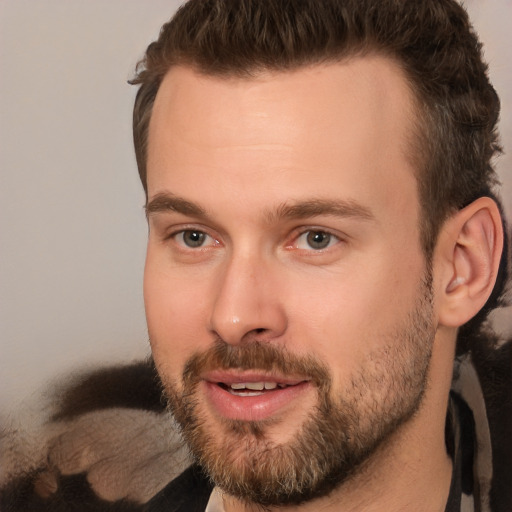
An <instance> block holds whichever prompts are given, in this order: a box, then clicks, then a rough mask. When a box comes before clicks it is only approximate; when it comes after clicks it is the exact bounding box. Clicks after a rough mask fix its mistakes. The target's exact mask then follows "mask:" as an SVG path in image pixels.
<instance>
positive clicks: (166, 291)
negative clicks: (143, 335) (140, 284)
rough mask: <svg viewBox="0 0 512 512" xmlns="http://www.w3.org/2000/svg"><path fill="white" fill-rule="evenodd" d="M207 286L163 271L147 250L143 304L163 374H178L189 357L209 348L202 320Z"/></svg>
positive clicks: (154, 354)
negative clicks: (163, 370)
mask: <svg viewBox="0 0 512 512" xmlns="http://www.w3.org/2000/svg"><path fill="white" fill-rule="evenodd" d="M206 287H207V284H206V282H204V281H201V280H199V281H198V280H196V279H190V278H186V277H185V276H181V277H180V275H179V273H173V272H171V271H169V270H168V269H167V270H163V269H162V268H161V266H159V265H158V263H157V262H155V261H154V260H152V258H151V257H150V253H149V251H148V258H147V260H146V268H145V271H144V304H145V309H146V319H147V325H148V332H149V337H150V343H151V350H152V353H153V357H154V359H155V362H156V363H157V365H158V366H159V367H165V371H166V373H172V374H173V375H176V374H178V373H179V374H181V371H182V369H183V364H184V362H185V361H187V360H188V359H189V358H190V356H191V355H192V354H193V353H194V352H196V351H198V350H201V349H203V348H205V347H207V346H208V340H207V336H206V335H205V333H206V330H205V328H204V326H205V320H206V319H207V304H206V300H205V298H206V297H207V292H206Z"/></svg>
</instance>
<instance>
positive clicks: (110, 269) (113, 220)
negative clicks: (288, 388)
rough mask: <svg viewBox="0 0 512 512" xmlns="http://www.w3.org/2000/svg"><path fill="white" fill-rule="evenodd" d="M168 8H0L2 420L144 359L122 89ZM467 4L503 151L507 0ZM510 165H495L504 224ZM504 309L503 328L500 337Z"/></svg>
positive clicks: (511, 55) (158, 2)
mask: <svg viewBox="0 0 512 512" xmlns="http://www.w3.org/2000/svg"><path fill="white" fill-rule="evenodd" d="M178 4H179V2H178V1H177V0H174V1H173V0H151V1H143V0H108V1H106V0H87V1H86V0H0V236H1V242H0V244H1V245H0V315H1V316H0V349H1V351H0V411H2V412H4V413H5V412H6V411H10V410H12V409H14V408H17V407H19V402H20V401H21V400H29V399H31V398H32V397H34V396H36V395H37V394H39V393H40V391H41V389H43V388H44V387H45V386H46V385H47V383H48V381H49V379H53V378H55V377H59V376H63V375H67V374H69V373H70V372H73V371H76V370H78V369H80V368H84V366H85V367H88V366H93V365H97V364H98V363H103V364H104V363H112V362H116V361H130V360H132V359H134V358H138V357H142V356H144V355H146V354H147V353H148V352H149V348H148V343H147V333H146V328H145V321H144V307H143V300H142V272H143V265H144V248H145V247H144V246H145V238H146V226H145V220H144V215H143V210H142V206H143V204H144V196H143V193H142V189H141V186H140V184H139V181H138V177H137V171H136V165H135V158H134V156H133V149H132V141H131V108H132V103H133V99H134V95H135V89H134V88H133V87H131V86H129V85H127V83H126V81H127V79H129V78H130V77H131V76H132V72H133V69H134V66H135V63H136V62H137V60H138V59H139V58H140V57H141V56H142V54H143V51H144V49H145V48H146V46H147V44H149V42H151V41H152V40H153V39H155V38H156V36H157V34H158V30H159V28H160V25H161V24H162V23H163V22H164V21H166V20H167V19H168V18H169V17H170V15H171V14H172V12H173V11H174V10H175V9H176V7H177V5H178ZM467 7H468V9H469V10H470V13H471V14H472V16H473V20H474V23H475V26H476V27H477V30H478V31H479V32H480V34H481V37H482V39H483V40H484V42H485V43H486V57H487V60H488V61H489V63H490V66H491V76H492V79H493V81H494V83H495V86H496V88H497V89H498V92H499V93H500V96H501V98H502V103H503V114H502V121H501V128H502V141H503V144H504V146H505V149H506V150H508V151H509V152H510V151H512V45H511V43H510V40H511V38H510V31H511V29H512V0H492V1H491V0H472V1H469V2H467ZM511 166H512V159H511V157H510V156H508V155H506V156H505V157H502V158H501V159H500V161H499V166H498V167H499V169H500V172H501V174H502V176H503V180H504V185H505V187H504V193H503V195H504V197H505V202H506V205H507V209H508V214H509V217H510V215H511V212H512V176H511V174H512V172H511ZM510 315H511V312H510V310H509V311H508V312H504V313H501V315H500V316H501V319H500V321H499V323H500V328H501V329H504V330H506V329H510V326H511V321H510V319H509V316H510Z"/></svg>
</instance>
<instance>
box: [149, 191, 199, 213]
mask: <svg viewBox="0 0 512 512" xmlns="http://www.w3.org/2000/svg"><path fill="white" fill-rule="evenodd" d="M144 209H145V210H146V217H148V218H149V217H151V216H152V215H155V214H157V213H165V212H176V213H181V214H183V215H192V216H194V217H207V216H208V215H207V213H206V210H205V209H204V208H201V206H199V205H197V204H195V203H192V202H191V201H187V200H186V199H183V198H182V197H178V196H175V195H174V194H171V193H168V192H164V193H161V194H157V195H155V197H153V199H151V201H149V202H148V204H146V206H145V207H144Z"/></svg>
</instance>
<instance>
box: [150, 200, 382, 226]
mask: <svg viewBox="0 0 512 512" xmlns="http://www.w3.org/2000/svg"><path fill="white" fill-rule="evenodd" d="M145 210H146V216H147V217H148V218H149V217H151V216H153V215H155V214H158V213H165V212H176V213H181V214H183V215H191V216H193V217H199V218H208V217H209V215H208V213H207V211H206V210H205V209H204V208H202V207H201V206H199V205H198V204H196V203H193V202H191V201H188V200H187V199H184V198H182V197H179V196H176V195H174V194H171V193H168V192H163V193H160V194H157V195H155V197H153V198H152V199H151V201H149V202H148V204H147V205H146V206H145ZM320 215H331V216H334V217H349V218H355V219H359V220H363V221H372V220H375V215H374V214H373V212H372V211H371V210H370V209H369V208H367V207H366V206H363V205H361V204H359V203H357V202H355V201H352V200H340V199H309V200H305V201H297V202H293V203H283V204H281V205H279V206H278V207H277V208H276V210H275V211H267V212H264V218H265V219H266V221H267V222H268V223H269V224H272V223H274V222H277V221H279V220H281V219H287V220H294V219H305V218H308V217H316V216H320Z"/></svg>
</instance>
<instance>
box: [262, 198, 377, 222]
mask: <svg viewBox="0 0 512 512" xmlns="http://www.w3.org/2000/svg"><path fill="white" fill-rule="evenodd" d="M320 215H331V216H333V217H350V218H356V219H359V220H364V221H372V220H375V215H374V214H373V212H372V211H371V210H370V209H369V208H367V207H366V206H363V205H361V204H359V203H357V202H355V201H352V200H342V199H311V200H306V201H298V202H296V203H291V204H287V203H284V204H282V205H280V206H279V207H278V208H277V210H276V211H275V212H269V213H267V218H268V221H269V222H272V221H275V220H277V219H291V220H293V219H304V218H307V217H316V216H320Z"/></svg>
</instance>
